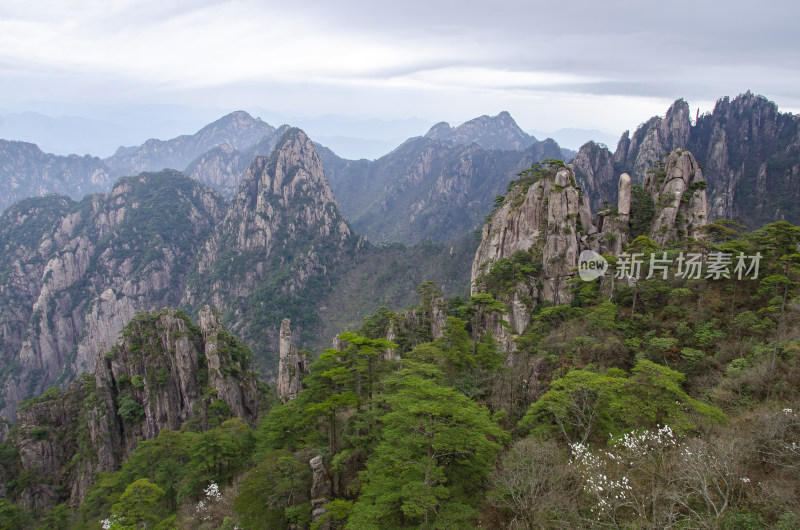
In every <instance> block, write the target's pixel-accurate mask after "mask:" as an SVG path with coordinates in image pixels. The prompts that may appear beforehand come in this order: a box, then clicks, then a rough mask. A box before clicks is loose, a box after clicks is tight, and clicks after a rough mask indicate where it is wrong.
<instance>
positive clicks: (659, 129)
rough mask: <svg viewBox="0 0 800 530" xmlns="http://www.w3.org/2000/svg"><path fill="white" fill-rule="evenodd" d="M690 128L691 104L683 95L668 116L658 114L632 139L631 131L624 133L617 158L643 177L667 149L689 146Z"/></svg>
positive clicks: (624, 166)
mask: <svg viewBox="0 0 800 530" xmlns="http://www.w3.org/2000/svg"><path fill="white" fill-rule="evenodd" d="M690 130H691V122H690V119H689V104H688V103H686V101H684V100H682V99H679V100H677V101H676V102H675V103H673V104H672V106H671V107H670V108H669V110H667V114H666V116H664V118H659V117H657V116H656V117H654V118H651V119H650V120H649V121H648V122H647V123H645V124H644V125H641V126H639V128H638V129H637V130H636V132H635V134H634V135H633V137H632V138H630V140H628V138H627V135H628V132H627V131H626V132H625V133H623V135H622V138H621V139H620V142H619V144H618V145H617V151H616V152H615V153H614V162H615V163H616V165H617V167H619V168H623V169H624V170H625V171H629V172H631V173H633V174H634V175H635V176H638V177H640V178H643V177H644V175H645V174H646V172H647V171H648V170H649V169H652V168H653V161H655V160H660V159H661V157H662V155H663V154H664V153H665V152H671V151H674V150H675V149H686V148H687V147H688V144H689V134H690Z"/></svg>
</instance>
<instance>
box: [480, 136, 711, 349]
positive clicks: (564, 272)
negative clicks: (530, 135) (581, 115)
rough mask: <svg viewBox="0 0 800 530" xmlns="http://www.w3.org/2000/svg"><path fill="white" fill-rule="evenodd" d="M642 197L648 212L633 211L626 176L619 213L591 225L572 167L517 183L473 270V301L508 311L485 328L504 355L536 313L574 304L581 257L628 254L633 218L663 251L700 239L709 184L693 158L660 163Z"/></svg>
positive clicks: (684, 154)
mask: <svg viewBox="0 0 800 530" xmlns="http://www.w3.org/2000/svg"><path fill="white" fill-rule="evenodd" d="M644 193H646V194H647V197H648V198H649V199H650V200H651V201H652V209H650V210H648V209H646V208H644V207H643V206H641V205H635V204H634V200H633V197H632V185H631V178H630V176H629V175H628V174H627V173H623V174H622V175H620V176H619V178H618V180H617V197H616V205H617V206H616V208H613V209H612V208H607V209H604V210H601V211H600V212H598V214H597V215H596V216H595V217H594V218H592V212H591V208H590V206H589V204H588V201H587V199H586V198H585V196H583V195H582V194H581V191H580V189H579V188H578V186H577V184H576V178H575V172H574V168H573V166H572V165H568V166H564V165H561V164H558V163H550V165H549V167H546V168H545V167H542V166H539V167H532V168H531V169H530V170H529V171H527V172H525V173H523V174H522V177H521V178H520V179H519V180H518V181H516V182H515V183H514V185H513V187H512V189H511V190H510V191H509V193H508V194H507V195H506V197H505V198H504V200H503V202H502V203H501V204H500V205H498V207H497V208H496V209H495V211H494V212H493V214H492V216H491V219H490V220H489V222H487V223H486V224H485V225H484V227H483V231H482V234H481V243H480V245H479V247H478V250H477V252H476V253H475V259H474V260H473V263H472V294H473V295H475V294H479V293H489V294H491V295H492V296H493V297H494V298H495V299H496V300H498V301H500V302H502V303H503V305H504V306H505V308H506V311H505V313H504V314H502V315H500V314H498V313H495V314H494V315H490V316H489V318H488V324H486V327H487V329H491V330H492V332H493V336H494V337H495V339H497V340H498V341H499V342H500V343H501V344H502V345H503V348H504V349H505V351H512V350H513V349H514V348H515V344H514V342H513V338H514V336H515V335H516V334H520V333H522V332H523V331H524V330H525V328H526V327H527V326H528V324H529V323H530V319H531V315H532V314H533V311H534V310H535V308H536V307H537V306H538V305H540V304H542V303H545V302H546V303H549V304H552V305H561V304H567V303H569V302H570V301H571V294H570V290H569V288H568V283H567V282H568V281H569V280H570V279H572V278H575V277H576V276H577V275H578V273H577V267H578V258H579V256H580V254H581V253H582V252H583V251H585V250H591V251H593V252H596V253H602V254H612V255H619V254H621V253H622V252H624V251H625V249H626V248H627V246H628V243H629V242H630V240H631V238H632V236H633V235H635V234H632V233H631V226H632V225H631V223H632V220H633V219H634V218H636V220H637V221H642V222H644V223H645V224H646V225H647V228H649V231H648V230H647V229H645V232H646V234H645V235H649V236H650V237H651V238H652V239H653V240H654V241H655V242H656V243H657V244H659V245H664V244H668V243H672V242H675V241H676V240H678V239H679V238H682V237H690V238H699V237H700V233H699V231H698V229H699V228H700V226H702V225H704V224H705V223H706V198H705V181H704V180H703V175H702V171H701V170H700V168H699V166H698V164H697V161H696V160H695V159H694V157H693V156H692V154H691V153H689V152H688V151H681V150H678V151H675V152H674V153H671V154H670V155H669V156H668V157H667V158H666V160H665V161H663V162H660V161H659V162H658V164H657V165H656V169H655V170H653V171H652V172H651V173H649V174H648V177H647V179H646V181H645V185H644ZM636 207H640V208H642V210H641V211H635V208H636ZM648 215H649V216H650V217H648V218H647V219H644V220H642V219H640V218H642V217H643V216H648ZM501 320H502V321H504V323H502V322H500V321H501Z"/></svg>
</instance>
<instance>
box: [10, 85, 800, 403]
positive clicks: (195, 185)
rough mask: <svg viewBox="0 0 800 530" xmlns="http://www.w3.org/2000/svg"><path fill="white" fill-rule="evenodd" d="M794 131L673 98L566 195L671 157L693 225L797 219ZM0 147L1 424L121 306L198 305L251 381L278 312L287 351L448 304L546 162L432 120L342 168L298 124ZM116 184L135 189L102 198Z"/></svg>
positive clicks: (751, 106) (76, 366)
mask: <svg viewBox="0 0 800 530" xmlns="http://www.w3.org/2000/svg"><path fill="white" fill-rule="evenodd" d="M798 123H799V122H798V118H797V117H795V116H793V115H791V114H782V113H780V112H778V110H777V107H776V106H775V104H774V103H771V102H769V101H767V100H766V99H764V98H762V97H758V96H754V95H752V94H749V93H747V94H743V95H741V96H739V97H737V98H734V99H733V100H729V99H727V98H725V99H722V100H720V101H719V102H718V104H717V106H716V107H715V109H714V111H713V112H712V113H709V114H706V115H703V116H699V117H697V118H696V120H695V123H694V124H692V122H691V119H690V116H689V113H688V105H687V104H686V102H684V101H683V100H678V101H677V102H676V103H675V104H674V105H672V107H671V108H670V109H669V110H668V112H667V114H666V116H665V117H664V118H660V117H654V118H652V119H651V120H649V121H648V122H647V123H645V124H644V125H642V126H640V127H639V128H638V129H637V130H636V131H635V132H634V134H633V135H630V134H629V133H627V132H626V133H625V134H623V136H622V138H621V139H620V141H619V143H618V146H617V150H616V151H615V152H614V153H613V154H612V153H611V152H610V151H609V150H608V148H606V147H605V146H602V145H598V144H595V143H591V142H590V143H587V144H586V145H584V146H583V147H582V148H581V149H580V150H579V152H578V153H577V154H576V155H575V159H574V161H573V167H574V172H575V179H576V183H577V185H578V186H579V187H580V188H582V192H583V195H584V196H585V197H586V199H585V200H587V201H588V205H589V206H590V207H591V209H592V210H593V211H595V212H598V211H600V210H601V209H602V208H601V206H602V205H603V202H604V201H607V202H608V203H610V204H615V203H616V202H617V192H618V189H619V175H620V173H622V172H628V173H630V175H631V177H632V183H633V184H638V183H642V184H644V183H645V180H646V178H647V177H648V175H650V173H649V172H651V171H656V170H658V169H659V168H661V166H660V165H659V164H663V161H662V159H663V155H664V153H667V152H677V151H679V150H681V149H684V148H687V146H688V147H690V148H692V152H693V153H696V158H697V166H698V167H703V168H704V169H703V172H704V175H705V181H706V182H707V183H708V189H707V192H708V193H707V196H708V204H709V207H708V211H707V212H704V213H703V214H702V215H703V216H706V217H707V218H706V221H708V220H713V219H715V218H720V217H738V218H741V219H742V220H744V221H745V222H747V223H748V224H750V225H751V226H759V223H765V222H768V221H772V220H781V219H785V220H789V221H793V222H797V219H798V217H800V210H798V208H797V207H796V206H795V205H796V204H797V201H796V198H797V194H798V193H799V191H798V190H799V187H798V185H797V174H798V170H799V169H800V167H798V149H799V148H800V132H799V131H800V129H799V128H798ZM0 146H2V149H3V150H2V151H0V153H2V160H1V161H0V169H1V170H2V171H3V175H4V177H5V176H9V175H10V176H11V178H3V180H2V181H0V182H2V185H3V186H4V190H3V191H4V192H5V193H4V196H5V197H8V198H9V200H10V199H14V198H15V197H16V196H15V195H14V193H17V195H18V196H25V195H44V196H42V197H38V198H26V199H23V200H20V201H18V202H15V203H14V204H13V205H11V206H10V207H8V208H7V209H6V210H5V212H4V213H3V215H2V225H1V226H0V302H2V304H0V317H1V318H2V321H1V324H2V332H1V333H0V399H2V400H3V403H2V412H3V415H5V416H7V417H8V416H12V415H13V413H14V409H15V407H16V403H17V401H18V400H20V399H23V398H25V397H28V396H32V395H37V394H39V393H41V392H42V391H43V390H44V389H45V388H47V387H48V386H49V385H53V384H62V385H63V384H64V383H65V382H67V381H69V380H71V379H72V378H74V377H75V376H77V375H78V374H80V373H81V372H83V371H86V370H91V369H92V368H93V363H94V362H95V352H97V351H98V350H102V349H103V347H104V345H105V346H108V345H109V344H113V343H114V341H115V339H116V336H117V333H118V332H119V330H120V329H121V328H122V326H123V325H124V323H125V322H127V321H128V320H129V319H130V318H131V317H132V316H133V315H134V314H135V313H136V312H137V311H143V310H149V309H152V308H158V307H162V306H165V305H171V306H179V307H183V308H185V309H186V310H187V311H189V312H191V313H192V314H194V313H195V312H196V311H197V310H198V308H199V307H200V306H201V305H203V304H206V303H209V304H211V305H214V306H215V307H217V308H218V309H219V310H220V311H221V312H222V318H223V321H224V323H225V325H227V326H229V327H230V329H232V330H233V331H234V332H236V333H238V334H240V335H241V336H242V337H243V339H244V340H246V341H247V342H248V344H250V345H251V346H252V347H253V349H254V353H255V361H254V362H255V364H256V367H257V368H259V369H261V370H262V371H264V372H265V376H267V377H270V376H271V375H273V374H274V371H275V361H276V352H277V343H278V338H279V337H278V334H279V329H280V323H281V320H282V319H283V318H285V317H289V318H291V320H292V323H293V327H294V329H295V332H296V336H297V337H298V340H299V341H300V342H301V343H302V344H305V345H309V346H312V345H313V346H319V345H324V344H326V343H328V341H329V340H330V338H331V336H332V335H334V334H335V333H336V332H337V331H339V330H341V329H342V328H346V327H348V326H351V325H354V324H355V323H358V322H359V320H360V319H361V318H363V317H364V316H366V315H368V314H370V313H371V312H372V311H374V310H375V309H377V308H378V307H379V306H380V305H392V306H393V307H397V306H398V305H405V304H408V303H411V301H412V300H413V296H414V293H413V291H414V286H415V285H418V284H420V283H422V282H424V281H427V280H436V281H438V282H439V284H440V287H441V288H442V290H443V291H444V292H445V294H446V295H447V296H455V295H459V294H464V293H466V291H467V289H468V288H469V281H470V279H469V263H468V261H469V259H465V256H471V255H472V253H473V252H474V251H475V247H476V245H477V243H476V241H475V239H474V236H472V235H471V233H472V232H473V231H474V230H475V229H477V228H479V227H480V226H482V225H483V217H484V216H485V215H486V214H487V213H489V212H490V211H491V210H492V207H493V205H495V206H496V205H497V204H500V203H502V201H503V200H504V196H505V194H506V191H507V187H508V184H509V182H510V181H512V180H513V179H514V178H515V177H516V175H517V174H518V173H520V172H522V171H523V170H525V169H526V168H527V167H529V166H531V165H532V164H535V163H537V162H542V161H545V160H548V161H550V162H548V163H553V161H554V160H557V159H559V158H562V159H563V158H566V157H565V156H564V151H563V150H562V149H561V148H560V147H559V146H558V145H557V144H556V143H555V142H554V141H552V140H544V141H538V140H537V139H536V138H534V137H532V136H530V135H528V134H527V133H525V132H524V131H522V130H521V129H519V127H518V126H517V125H516V124H515V123H514V121H513V119H511V117H510V115H508V114H507V113H501V114H499V115H498V116H495V117H488V116H483V117H480V118H476V119H475V120H471V121H469V122H467V123H465V124H462V125H460V126H458V127H451V126H450V125H448V124H444V123H440V124H437V125H435V126H433V127H432V128H431V130H430V131H429V132H428V133H427V134H426V135H425V136H422V137H416V138H411V139H409V140H407V141H406V142H404V143H403V144H402V145H401V146H399V147H398V148H397V149H395V150H394V151H392V152H391V153H389V154H387V155H385V156H384V157H382V158H380V159H378V160H375V161H368V160H357V161H353V160H345V159H342V158H340V157H338V156H336V154H335V153H333V152H332V151H330V150H329V149H326V148H324V147H323V146H320V145H315V144H314V143H313V142H312V141H311V139H309V138H308V136H307V135H305V133H303V132H302V131H300V130H298V129H295V128H291V127H289V126H282V127H279V128H274V127H272V126H270V125H268V124H266V123H264V122H263V121H261V120H259V119H257V118H252V117H251V116H250V115H249V114H247V113H244V112H237V113H233V114H231V115H228V116H225V117H224V118H222V119H220V120H218V121H216V122H214V123H212V124H210V125H208V126H206V127H204V128H203V129H201V130H200V131H198V132H197V133H196V134H194V135H189V136H181V137H177V138H174V139H172V140H167V141H160V140H151V141H148V142H145V144H143V145H141V146H138V147H129V148H120V149H119V150H118V151H117V153H115V155H113V156H112V157H110V158H108V159H106V160H100V159H97V158H92V157H76V156H70V157H59V156H55V155H47V154H44V153H42V152H41V151H40V150H39V149H38V148H36V146H33V145H31V144H24V143H19V142H3V143H2V144H0ZM169 165H173V166H179V168H180V169H183V170H184V171H185V174H184V173H181V172H179V171H176V170H170V169H163V167H164V166H169ZM142 171H143V172H142ZM118 172H122V173H125V172H130V173H137V175H134V176H127V177H123V178H119V179H118V180H116V182H115V183H114V185H113V188H111V189H110V190H109V189H107V186H109V185H110V183H111V182H112V181H113V178H114V175H115V174H116V173H118ZM187 175H188V176H187ZM213 188H216V190H215V189H213ZM31 190H37V191H35V192H32V191H31ZM53 191H57V192H60V193H63V194H64V195H50V193H51V192H53ZM86 192H94V193H92V194H89V195H85V196H83V195H84V194H85V193H86ZM67 195H81V196H82V198H81V199H80V200H78V201H76V200H75V199H73V198H71V197H69V196H67ZM498 201H500V202H498ZM573 213H574V214H575V215H577V214H578V212H573ZM609 222H610V221H609ZM590 223H591V220H590V219H588V218H587V219H586V220H584V222H583V225H584V226H588V225H589V224H590ZM568 228H569V229H570V230H572V229H573V228H571V227H568ZM565 230H566V228H565ZM681 230H685V229H684V228H681ZM364 235H366V238H364ZM614 237H616V236H614ZM370 241H374V242H377V243H378V244H377V245H376V244H372V243H370ZM427 241H433V242H438V243H430V242H427ZM398 242H401V243H406V244H418V243H421V244H418V245H417V246H413V247H404V246H402V245H397V244H396V243H398ZM445 242H448V243H445ZM618 250H619V249H617V251H618ZM414 282H416V283H414ZM409 293H410V294H409Z"/></svg>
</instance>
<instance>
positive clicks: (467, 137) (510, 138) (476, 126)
mask: <svg viewBox="0 0 800 530" xmlns="http://www.w3.org/2000/svg"><path fill="white" fill-rule="evenodd" d="M425 136H426V137H427V138H431V139H434V140H446V141H450V142H452V143H454V144H456V145H469V144H472V143H477V144H478V145H480V146H481V147H484V148H486V149H500V150H504V151H522V150H524V149H525V148H526V147H528V146H530V145H531V144H534V143H536V138H534V137H533V136H531V135H529V134H527V133H526V132H525V131H523V130H522V129H520V128H519V125H517V122H515V121H514V119H513V118H512V117H511V114H509V113H508V112H506V111H503V112H501V113H500V114H498V115H497V116H480V117H478V118H474V119H472V120H470V121H468V122H465V123H462V124H461V125H459V126H458V127H450V125H449V124H447V123H445V122H441V123H437V124H436V125H434V126H433V127H431V129H430V130H429V131H428V132H427V134H426V135H425Z"/></svg>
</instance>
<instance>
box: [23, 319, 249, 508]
mask: <svg viewBox="0 0 800 530" xmlns="http://www.w3.org/2000/svg"><path fill="white" fill-rule="evenodd" d="M95 364H96V371H95V373H94V374H93V375H92V374H83V375H82V376H81V377H80V378H79V379H77V380H76V381H74V382H73V383H72V384H70V385H69V386H68V387H67V388H66V389H65V390H64V391H58V390H57V389H55V388H51V389H50V390H48V391H47V392H46V393H45V394H44V395H42V396H41V397H39V398H36V399H31V400H29V401H27V402H25V403H23V406H22V407H21V408H20V410H19V411H18V422H17V424H16V426H15V427H14V428H13V429H12V431H11V433H10V435H9V441H10V443H11V444H12V445H13V446H14V447H15V448H16V450H17V453H18V455H19V461H18V463H17V466H18V471H19V473H20V474H23V475H27V476H29V477H30V478H29V479H28V484H30V485H29V486H27V487H25V488H23V489H22V490H21V491H19V492H18V499H17V501H18V502H19V503H20V504H22V505H24V506H26V507H28V508H31V509H34V510H42V509H46V508H50V507H53V506H55V505H56V504H59V503H61V502H69V503H70V504H71V505H73V506H76V505H77V504H79V503H80V501H81V500H82V499H83V497H84V496H85V494H86V491H87V490H88V488H89V486H91V484H92V483H93V482H94V481H95V479H96V473H98V472H101V471H115V470H117V469H118V468H119V467H120V465H121V464H122V463H123V462H124V461H125V460H127V458H128V457H129V456H130V453H131V452H132V451H133V450H134V449H135V448H136V446H137V443H139V442H140V441H141V440H149V439H152V438H155V437H156V436H157V435H158V434H159V432H161V431H162V430H164V429H170V430H177V429H180V428H181V427H187V428H190V429H195V430H205V429H208V428H211V427H214V426H218V425H220V423H222V422H223V421H224V420H226V419H227V418H230V417H238V418H241V419H242V420H244V421H248V422H253V421H255V419H256V417H257V414H258V410H259V406H260V403H261V399H262V395H261V393H262V390H261V388H260V386H259V384H258V382H257V378H256V375H255V374H254V373H253V372H252V371H251V369H250V353H249V351H248V350H247V348H246V347H245V346H244V345H243V344H242V343H241V342H239V341H238V339H236V338H235V337H234V336H233V335H231V334H230V333H228V332H227V331H226V330H225V329H224V328H223V327H222V326H221V324H220V321H219V317H218V316H217V315H216V314H214V312H213V311H212V310H211V309H209V308H207V307H206V308H204V309H203V310H201V311H200V318H199V325H196V324H194V323H193V322H192V321H191V320H189V317H188V316H187V315H186V314H185V313H183V312H181V311H175V310H172V309H163V310H161V311H158V312H150V313H140V314H138V315H136V316H135V317H134V318H133V319H132V320H131V321H130V322H129V323H127V324H126V326H125V327H124V328H123V332H122V338H121V340H120V342H119V343H118V344H115V345H112V346H110V347H109V348H104V347H103V348H101V349H99V350H98V352H97V359H96V363H95ZM42 477H49V480H42Z"/></svg>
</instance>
